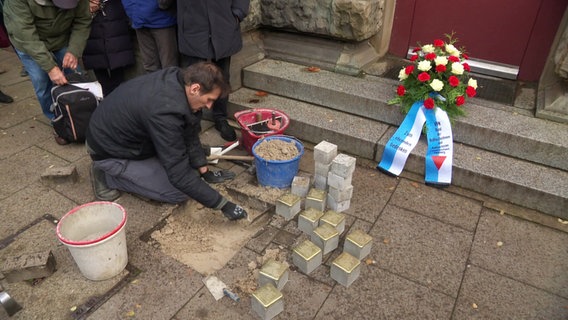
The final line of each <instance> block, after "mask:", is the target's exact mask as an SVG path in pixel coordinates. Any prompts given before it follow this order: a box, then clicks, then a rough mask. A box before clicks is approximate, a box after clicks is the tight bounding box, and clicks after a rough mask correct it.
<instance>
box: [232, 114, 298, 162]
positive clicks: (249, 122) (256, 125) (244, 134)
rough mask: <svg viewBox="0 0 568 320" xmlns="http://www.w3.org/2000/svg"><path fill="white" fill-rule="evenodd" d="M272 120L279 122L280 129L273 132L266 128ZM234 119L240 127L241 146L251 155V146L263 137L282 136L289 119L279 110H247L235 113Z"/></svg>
mask: <svg viewBox="0 0 568 320" xmlns="http://www.w3.org/2000/svg"><path fill="white" fill-rule="evenodd" d="M272 118H274V119H275V120H277V121H280V128H279V129H276V130H273V129H269V128H268V126H267V125H268V123H269V122H271V121H272ZM235 119H236V120H237V123H238V124H239V126H240V127H241V142H240V143H241V145H242V146H243V147H244V148H245V150H246V151H247V152H248V153H249V154H252V146H253V145H254V143H255V142H256V141H257V140H258V139H260V138H263V137H267V136H271V135H275V134H282V133H283V132H284V130H286V128H288V126H289V125H290V118H289V117H288V115H287V114H285V113H284V112H282V111H280V110H274V109H249V110H244V111H239V112H237V113H235Z"/></svg>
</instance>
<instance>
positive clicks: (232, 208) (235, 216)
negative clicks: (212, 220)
mask: <svg viewBox="0 0 568 320" xmlns="http://www.w3.org/2000/svg"><path fill="white" fill-rule="evenodd" d="M221 211H223V214H224V215H225V217H227V218H228V219H229V220H239V219H243V218H246V217H247V216H248V214H247V212H246V211H245V209H243V207H241V206H239V205H238V204H234V203H232V202H231V201H229V202H227V203H226V204H225V205H224V206H223V208H221Z"/></svg>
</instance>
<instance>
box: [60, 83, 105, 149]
mask: <svg viewBox="0 0 568 320" xmlns="http://www.w3.org/2000/svg"><path fill="white" fill-rule="evenodd" d="M51 99H52V101H53V104H52V105H51V111H52V112H53V113H54V114H55V118H53V120H51V123H52V125H53V129H54V130H55V133H56V134H57V135H58V136H60V137H61V138H63V139H65V140H67V142H84V141H85V132H86V131H87V126H88V125H89V120H90V119H91V115H92V114H93V112H94V111H95V109H96V108H97V106H98V105H99V99H98V98H97V96H96V95H95V94H94V93H93V92H91V91H89V90H88V89H83V88H81V87H78V86H76V85H73V84H65V85H62V86H54V87H53V88H52V89H51Z"/></svg>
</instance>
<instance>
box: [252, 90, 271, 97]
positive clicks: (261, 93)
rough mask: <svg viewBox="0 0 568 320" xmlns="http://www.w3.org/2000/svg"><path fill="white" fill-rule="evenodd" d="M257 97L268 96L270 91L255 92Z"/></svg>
mask: <svg viewBox="0 0 568 320" xmlns="http://www.w3.org/2000/svg"><path fill="white" fill-rule="evenodd" d="M254 95H255V96H257V97H266V96H267V95H268V93H266V92H264V91H257V92H255V94H254Z"/></svg>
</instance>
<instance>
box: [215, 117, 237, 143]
mask: <svg viewBox="0 0 568 320" xmlns="http://www.w3.org/2000/svg"><path fill="white" fill-rule="evenodd" d="M215 129H217V131H219V132H220V133H221V138H223V139H225V140H226V141H235V140H237V134H236V133H235V129H233V128H232V127H231V126H230V125H229V122H227V120H216V121H215Z"/></svg>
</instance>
